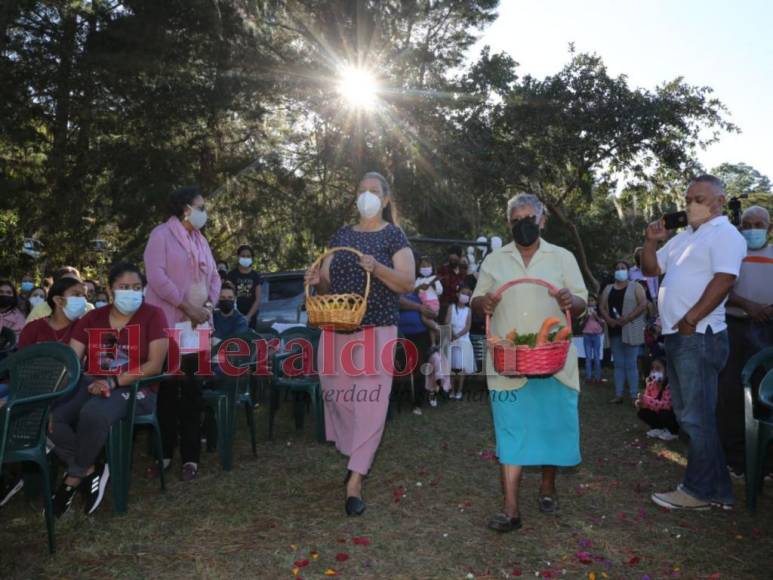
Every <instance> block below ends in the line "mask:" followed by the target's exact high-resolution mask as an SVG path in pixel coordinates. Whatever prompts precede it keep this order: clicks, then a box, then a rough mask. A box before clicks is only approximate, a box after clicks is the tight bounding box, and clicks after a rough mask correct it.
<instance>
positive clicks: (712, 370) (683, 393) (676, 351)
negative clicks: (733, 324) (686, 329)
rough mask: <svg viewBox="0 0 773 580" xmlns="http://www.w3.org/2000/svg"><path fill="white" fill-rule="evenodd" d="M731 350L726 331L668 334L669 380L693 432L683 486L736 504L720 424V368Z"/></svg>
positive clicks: (682, 421) (680, 415)
mask: <svg viewBox="0 0 773 580" xmlns="http://www.w3.org/2000/svg"><path fill="white" fill-rule="evenodd" d="M728 353H729V343H728V339H727V331H722V332H719V333H717V334H714V333H713V332H712V331H711V328H709V329H708V330H707V331H706V334H693V335H691V336H682V335H680V334H669V335H667V336H666V355H667V357H668V383H669V386H670V387H671V398H672V400H673V403H674V412H675V413H676V418H677V420H678V421H679V425H680V426H681V428H682V430H684V432H685V433H686V434H687V436H688V437H689V438H690V443H689V446H688V448H687V470H686V471H685V474H684V481H683V482H682V486H683V488H684V489H685V491H687V492H688V493H689V494H691V495H693V496H695V497H697V498H698V499H701V500H703V501H718V502H722V503H727V504H732V503H734V502H735V500H734V497H733V484H732V483H731V482H730V475H729V474H728V471H727V465H726V464H725V454H724V451H723V450H722V443H721V442H720V439H719V430H718V429H717V416H716V408H717V384H718V380H719V371H721V370H722V368H723V367H724V366H725V363H726V362H727V357H728Z"/></svg>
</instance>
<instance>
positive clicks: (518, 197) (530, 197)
mask: <svg viewBox="0 0 773 580" xmlns="http://www.w3.org/2000/svg"><path fill="white" fill-rule="evenodd" d="M522 207H530V208H532V209H533V210H534V213H535V214H536V216H537V221H538V222H539V220H541V219H542V216H543V215H545V205H544V204H543V203H542V202H541V201H540V199H539V198H538V197H537V196H536V195H534V194H533V193H525V192H521V193H516V194H515V195H514V196H513V197H511V198H510V200H509V201H508V202H507V221H510V218H511V216H512V215H513V210H516V209H520V208H522Z"/></svg>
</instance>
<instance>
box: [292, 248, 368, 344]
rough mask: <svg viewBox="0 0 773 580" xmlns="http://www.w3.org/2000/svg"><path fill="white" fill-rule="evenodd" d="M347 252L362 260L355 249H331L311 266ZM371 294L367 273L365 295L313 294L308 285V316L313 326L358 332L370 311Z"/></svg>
mask: <svg viewBox="0 0 773 580" xmlns="http://www.w3.org/2000/svg"><path fill="white" fill-rule="evenodd" d="M340 251H347V252H352V253H353V254H356V255H357V256H359V257H360V258H361V257H362V256H363V254H362V252H360V251H359V250H355V249H354V248H348V247H344V246H340V247H337V248H330V249H329V250H327V251H326V252H325V253H324V254H322V255H321V256H320V257H319V258H317V259H316V260H315V261H314V263H313V264H312V265H311V267H312V268H315V267H317V266H320V265H321V264H322V260H324V259H325V258H326V257H327V256H329V255H330V254H333V253H335V252H340ZM369 294H370V272H367V271H366V272H365V295H360V294H355V293H348V294H313V295H312V293H311V287H310V286H309V285H308V284H306V314H307V315H308V317H309V324H310V325H311V326H318V327H320V328H328V329H330V330H338V331H343V332H348V331H352V330H357V329H358V328H359V327H360V324H361V323H362V318H363V317H364V316H365V311H366V310H367V309H368V295H369Z"/></svg>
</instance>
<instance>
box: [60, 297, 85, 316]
mask: <svg viewBox="0 0 773 580" xmlns="http://www.w3.org/2000/svg"><path fill="white" fill-rule="evenodd" d="M66 300H67V302H65V305H64V308H63V310H64V315H65V316H66V317H67V320H71V321H72V320H78V319H79V318H80V317H81V316H83V315H84V314H85V312H86V298H85V297H83V296H68V297H67V298H66Z"/></svg>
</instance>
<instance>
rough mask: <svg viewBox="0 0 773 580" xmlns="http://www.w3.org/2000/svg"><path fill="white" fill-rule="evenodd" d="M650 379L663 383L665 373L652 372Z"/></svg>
mask: <svg viewBox="0 0 773 580" xmlns="http://www.w3.org/2000/svg"><path fill="white" fill-rule="evenodd" d="M649 379H650V380H651V381H656V382H658V383H660V382H662V381H663V373H661V372H659V371H652V372H651V373H650V376H649Z"/></svg>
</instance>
